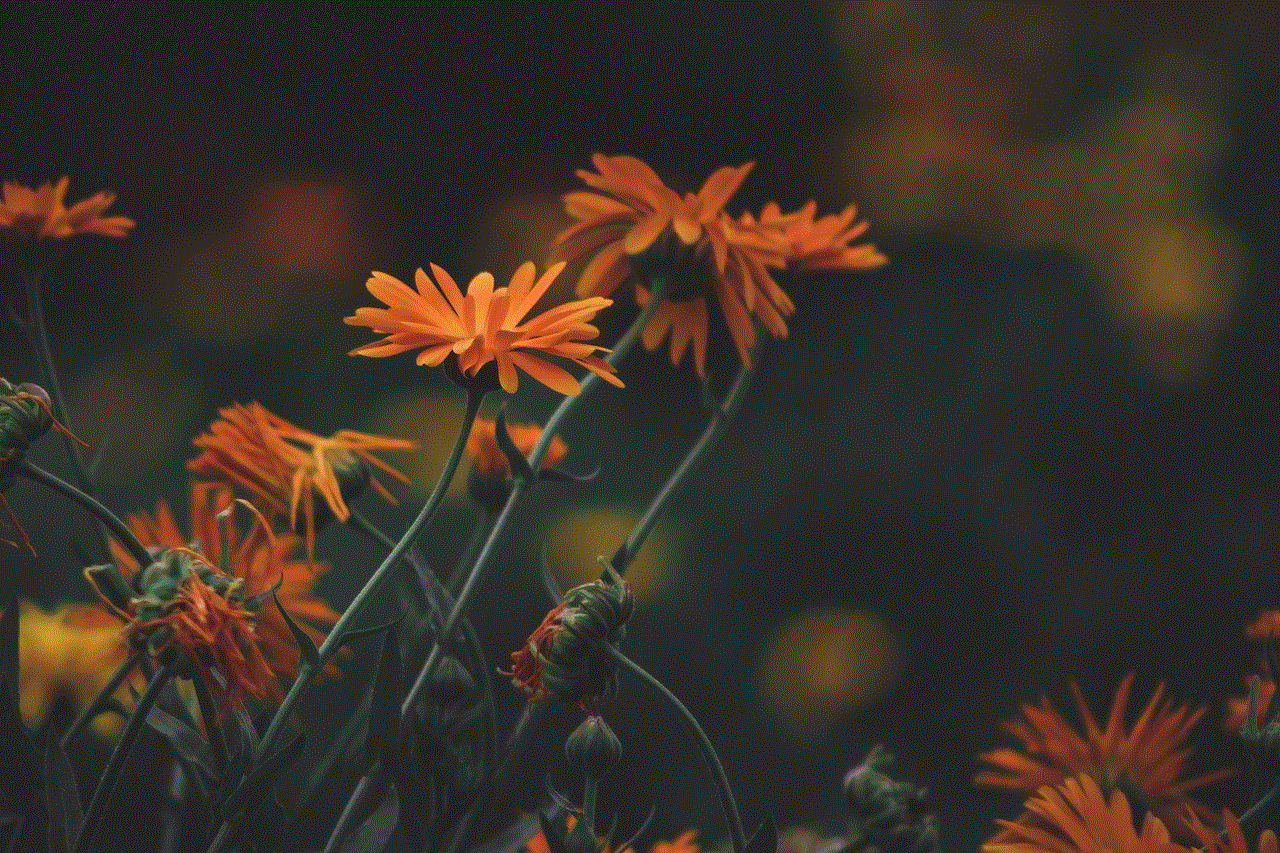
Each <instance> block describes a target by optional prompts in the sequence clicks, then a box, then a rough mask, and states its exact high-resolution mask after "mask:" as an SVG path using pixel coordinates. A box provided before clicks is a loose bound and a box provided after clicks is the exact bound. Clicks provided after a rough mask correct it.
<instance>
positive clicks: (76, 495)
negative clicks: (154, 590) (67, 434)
mask: <svg viewBox="0 0 1280 853" xmlns="http://www.w3.org/2000/svg"><path fill="white" fill-rule="evenodd" d="M18 473H19V474H21V475H23V476H24V477H27V478H28V479H31V480H35V481H36V482H37V483H39V484H40V485H42V486H48V487H49V488H51V489H53V490H54V491H57V492H61V493H62V494H63V495H65V496H66V497H68V498H71V500H73V501H75V502H76V503H78V504H80V506H82V507H84V508H85V509H87V510H89V512H91V513H93V514H94V515H95V516H97V518H98V520H99V521H101V522H102V523H103V524H104V525H106V527H107V529H108V530H110V531H111V533H112V535H114V536H115V537H116V539H118V540H119V541H120V544H121V545H123V546H124V547H126V548H128V549H129V553H130V554H131V555H132V556H133V558H134V559H135V560H137V561H138V567H139V568H140V569H142V568H146V567H147V566H149V565H151V552H150V551H148V550H147V549H146V546H144V545H143V544H142V543H141V542H139V541H138V537H136V536H134V535H133V531H131V530H130V529H129V528H128V527H126V526H125V523H124V522H123V521H121V520H120V519H119V518H117V517H116V516H115V515H114V514H113V513H112V512H111V510H109V509H107V508H106V507H105V506H103V505H102V503H101V502H100V501H99V500H98V499H97V498H95V497H94V496H93V495H90V494H89V493H87V492H84V491H81V490H80V489H77V488H76V487H75V486H73V485H71V484H70V483H68V482H66V481H65V480H61V479H59V478H58V477H55V476H54V475H53V474H50V473H49V472H48V471H45V470H44V469H42V468H37V467H36V466H35V465H32V464H31V461H30V460H28V459H24V460H22V462H21V463H19V465H18Z"/></svg>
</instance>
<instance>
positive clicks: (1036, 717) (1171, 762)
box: [973, 673, 1233, 840]
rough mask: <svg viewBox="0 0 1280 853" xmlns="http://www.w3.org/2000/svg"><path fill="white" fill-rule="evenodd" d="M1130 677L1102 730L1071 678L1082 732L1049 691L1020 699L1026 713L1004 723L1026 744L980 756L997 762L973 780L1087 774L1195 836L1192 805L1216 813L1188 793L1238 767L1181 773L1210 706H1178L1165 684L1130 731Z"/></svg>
mask: <svg viewBox="0 0 1280 853" xmlns="http://www.w3.org/2000/svg"><path fill="white" fill-rule="evenodd" d="M1132 684H1133V674H1132V673H1130V674H1129V675H1127V676H1126V677H1125V678H1124V680H1123V681H1121V682H1120V686H1119V687H1118V688H1117V689H1116V695H1115V700H1114V702H1113V703H1112V705H1111V714H1110V716H1109V717H1108V718H1107V723H1106V728H1105V729H1101V728H1099V727H1098V723H1097V720H1095V719H1094V716H1093V714H1092V713H1091V712H1090V711H1089V707H1088V705H1086V704H1085V701H1084V697H1083V696H1082V695H1081V693H1080V687H1079V685H1077V684H1076V683H1075V682H1072V684H1071V692H1072V696H1073V697H1074V699H1075V704H1076V708H1077V710H1078V711H1079V713H1080V718H1081V720H1082V721H1083V723H1084V731H1085V733H1084V736H1083V737H1082V736H1081V735H1080V734H1079V733H1078V732H1077V731H1076V730H1075V729H1074V728H1073V727H1072V726H1071V725H1070V724H1069V723H1068V722H1067V721H1066V719H1065V718H1063V717H1062V715H1061V714H1059V713H1058V711H1057V710H1056V709H1054V707H1053V706H1052V705H1050V704H1049V700H1048V698H1047V697H1043V696H1042V697H1041V699H1040V705H1039V706H1038V707H1037V706H1033V705H1023V706H1022V708H1021V710H1022V714H1023V717H1024V719H1023V720H1011V721H1007V722H1005V723H1002V726H1003V727H1004V729H1005V730H1006V731H1008V732H1009V733H1010V734H1011V735H1013V736H1014V737H1015V738H1017V739H1018V740H1020V741H1022V744H1023V750H1024V751H1018V750H1016V749H1011V748H1008V747H1002V748H1000V749H995V750H992V751H990V752H985V753H983V754H982V755H980V756H978V758H979V760H981V761H985V762H986V763H988V764H990V765H992V767H993V768H994V769H991V770H984V771H982V772H980V773H978V774H977V775H976V776H975V777H974V780H973V781H974V784H976V785H984V786H987V787H992V788H1004V789H1007V790H1011V791H1023V792H1026V793H1031V792H1033V791H1036V790H1037V789H1039V788H1040V787H1042V786H1044V785H1057V784H1060V783H1062V782H1063V780H1065V779H1069V778H1070V777H1072V776H1075V775H1077V774H1082V775H1085V776H1088V777H1089V778H1090V779H1092V780H1093V781H1094V782H1096V783H1097V784H1098V785H1100V786H1101V787H1102V789H1103V790H1104V791H1106V792H1108V793H1110V792H1112V791H1115V790H1117V789H1121V788H1122V789H1123V790H1125V791H1127V792H1129V794H1130V795H1131V796H1133V797H1134V798H1135V799H1137V801H1138V802H1137V805H1138V807H1139V808H1140V809H1143V810H1146V811H1150V812H1152V813H1153V814H1155V815H1156V817H1158V818H1160V819H1161V820H1162V821H1164V823H1165V824H1166V825H1167V826H1168V827H1169V829H1170V830H1171V831H1172V832H1173V833H1174V834H1175V835H1177V836H1178V837H1179V838H1183V839H1185V840H1190V837H1192V833H1191V826H1190V824H1189V822H1188V821H1189V815H1191V814H1192V813H1193V812H1194V813H1195V814H1197V815H1199V816H1200V817H1201V818H1204V819H1207V820H1212V819H1213V815H1212V813H1211V812H1209V810H1208V809H1207V808H1206V807H1205V806H1204V805H1202V804H1201V803H1198V802H1196V801H1195V800H1193V799H1191V798H1190V797H1188V796H1187V793H1188V792H1189V791H1193V790H1195V789H1196V788H1201V787H1203V786H1205V785H1208V784H1210V783H1211V782H1216V781H1218V780H1219V779H1224V778H1226V777H1228V776H1230V775H1232V773H1233V770H1232V769H1230V768H1227V769H1223V770H1218V771H1215V772H1212V773H1206V774H1204V775H1201V776H1196V777H1193V778H1189V779H1187V778H1183V777H1184V774H1185V772H1186V764H1187V759H1188V758H1189V757H1190V755H1191V748H1190V747H1189V746H1187V743H1186V741H1187V735H1188V734H1189V733H1190V731H1191V728H1192V727H1193V726H1194V725H1195V724H1196V722H1198V721H1199V720H1200V718H1201V717H1202V716H1204V712H1205V709H1204V708H1203V707H1200V708H1191V707H1190V706H1187V705H1182V706H1179V707H1174V705H1173V700H1171V699H1165V700H1164V701H1163V702H1162V701H1161V697H1162V696H1163V693H1164V685H1160V686H1159V687H1157V688H1156V691H1155V693H1154V694H1152V696H1151V700H1150V701H1149V702H1148V703H1147V706H1146V707H1145V708H1144V709H1143V711H1142V714H1141V715H1140V716H1139V717H1138V720H1137V722H1135V723H1134V724H1133V728H1132V729H1129V730H1128V731H1126V729H1125V725H1124V717H1125V710H1126V707H1127V705H1128V701H1129V688H1130V687H1131V686H1132Z"/></svg>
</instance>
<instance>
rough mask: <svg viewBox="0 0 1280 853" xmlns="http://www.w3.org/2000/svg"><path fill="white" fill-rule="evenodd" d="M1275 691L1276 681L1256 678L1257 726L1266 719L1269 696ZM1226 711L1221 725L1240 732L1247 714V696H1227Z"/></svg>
mask: <svg viewBox="0 0 1280 853" xmlns="http://www.w3.org/2000/svg"><path fill="white" fill-rule="evenodd" d="M1275 693H1276V683H1275V682H1274V681H1272V680H1271V679H1270V678H1259V679H1258V717H1257V719H1256V720H1255V721H1254V722H1255V723H1256V724H1257V725H1258V727H1259V728H1261V727H1262V724H1263V723H1264V722H1265V721H1266V714H1267V708H1268V707H1269V706H1270V705H1271V697H1272V696H1274V695H1275ZM1226 706H1227V713H1226V715H1225V716H1224V717H1223V720H1222V727H1223V728H1224V729H1226V730H1227V731H1229V732H1231V733H1232V734H1240V732H1241V731H1242V730H1243V729H1244V720H1245V717H1247V716H1248V715H1249V697H1248V696H1247V695H1245V696H1228V697H1227V702H1226Z"/></svg>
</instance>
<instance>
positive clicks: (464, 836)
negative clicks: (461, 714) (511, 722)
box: [446, 705, 545, 853]
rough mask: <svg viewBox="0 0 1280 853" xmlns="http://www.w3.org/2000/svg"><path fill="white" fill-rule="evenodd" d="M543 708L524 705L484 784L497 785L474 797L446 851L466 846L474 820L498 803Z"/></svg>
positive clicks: (447, 852) (453, 851)
mask: <svg viewBox="0 0 1280 853" xmlns="http://www.w3.org/2000/svg"><path fill="white" fill-rule="evenodd" d="M543 707H545V706H543V705H525V708H524V712H523V713H521V714H520V719H519V721H517V722H516V728H515V731H513V732H512V733H511V735H510V737H508V738H507V744H506V747H505V749H504V750H503V753H502V761H501V762H500V763H499V764H498V766H497V768H496V769H493V770H491V771H490V772H489V774H488V775H487V776H486V777H485V780H484V782H483V784H484V785H490V784H492V785H493V786H494V788H493V790H492V791H490V792H489V794H488V796H485V795H484V789H483V788H481V790H480V791H479V792H478V793H477V794H476V798H475V799H474V800H472V802H471V805H470V806H469V807H468V808H467V811H466V813H465V814H463V816H462V820H461V821H460V823H459V825H458V829H457V831H456V832H455V833H454V836H453V842H452V843H450V845H449V849H448V850H447V851H446V853H458V851H459V850H461V849H462V848H463V847H465V846H466V844H467V841H468V840H469V839H470V836H471V829H472V827H473V826H474V825H475V822H476V821H477V820H478V819H480V818H481V817H483V816H484V815H485V814H486V813H487V811H488V810H489V809H490V808H492V807H493V805H494V804H495V803H496V802H497V800H498V797H499V795H500V794H501V793H502V788H501V787H499V785H500V783H501V782H502V780H503V779H505V778H506V775H507V770H509V769H510V768H511V765H512V764H514V763H515V760H516V758H518V757H519V756H520V754H521V752H522V751H523V748H524V740H525V737H526V736H527V734H528V733H529V731H530V730H531V728H532V726H531V725H530V723H531V721H532V719H533V717H534V716H535V715H537V714H539V713H541V709H542V708H543Z"/></svg>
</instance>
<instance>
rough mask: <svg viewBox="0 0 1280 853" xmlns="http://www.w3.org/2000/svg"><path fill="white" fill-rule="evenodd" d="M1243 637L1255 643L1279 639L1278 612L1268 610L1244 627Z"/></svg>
mask: <svg viewBox="0 0 1280 853" xmlns="http://www.w3.org/2000/svg"><path fill="white" fill-rule="evenodd" d="M1244 635H1245V636H1246V637H1248V638H1249V639H1250V640H1253V641H1254V642H1256V643H1261V642H1263V641H1264V640H1269V639H1271V638H1272V637H1280V610H1268V611H1266V612H1265V613H1263V614H1261V615H1260V616H1259V617H1258V618H1257V619H1254V620H1253V621H1252V622H1250V623H1249V624H1248V625H1246V626H1245V629H1244Z"/></svg>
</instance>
